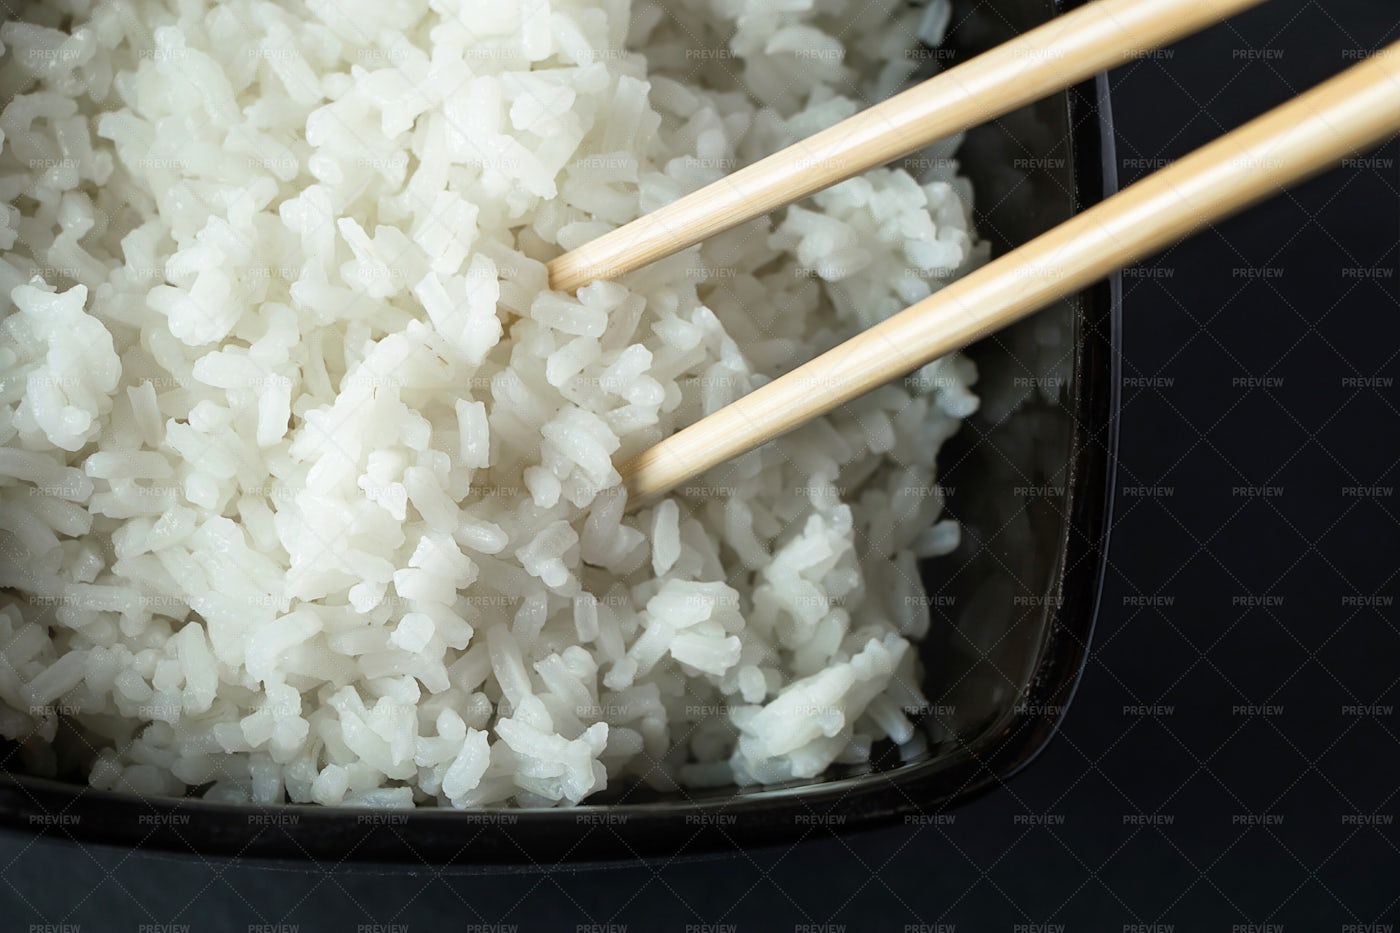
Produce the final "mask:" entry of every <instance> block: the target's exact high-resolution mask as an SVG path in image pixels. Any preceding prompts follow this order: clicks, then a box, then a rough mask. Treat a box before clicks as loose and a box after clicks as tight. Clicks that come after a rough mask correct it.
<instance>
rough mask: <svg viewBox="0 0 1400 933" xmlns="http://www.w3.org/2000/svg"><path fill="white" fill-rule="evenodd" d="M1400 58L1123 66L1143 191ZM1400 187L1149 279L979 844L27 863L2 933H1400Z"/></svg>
mask: <svg viewBox="0 0 1400 933" xmlns="http://www.w3.org/2000/svg"><path fill="white" fill-rule="evenodd" d="M1397 38H1400V4H1397V3H1396V0H1336V2H1330V3H1322V2H1298V0H1272V2H1270V3H1268V4H1265V6H1264V7H1263V8H1261V9H1258V10H1254V11H1252V12H1249V13H1246V14H1244V15H1241V16H1239V17H1237V18H1236V19H1235V20H1233V21H1232V22H1231V23H1229V24H1228V25H1224V26H1221V27H1218V28H1216V29H1214V30H1211V31H1210V32H1208V33H1206V34H1203V35H1201V36H1198V37H1196V38H1193V39H1190V40H1188V41H1186V42H1183V43H1181V44H1179V45H1178V46H1177V47H1175V48H1174V49H1173V50H1171V51H1170V52H1169V53H1168V54H1166V55H1163V56H1160V57H1156V58H1152V59H1148V60H1143V61H1138V62H1135V63H1133V64H1132V65H1130V66H1129V67H1125V68H1123V69H1120V70H1119V71H1117V72H1115V73H1113V75H1112V76H1111V77H1112V85H1113V107H1114V111H1115V118H1116V123H1117V145H1118V155H1119V168H1120V175H1121V178H1122V181H1123V182H1124V183H1125V184H1126V183H1128V182H1131V181H1132V180H1133V179H1135V178H1137V177H1140V176H1141V175H1143V174H1146V173H1147V172H1149V171H1151V170H1152V169H1154V168H1156V167H1158V166H1159V165H1160V164H1161V161H1162V160H1165V159H1171V158H1174V157H1177V156H1180V155H1182V154H1184V153H1186V152H1188V151H1189V150H1191V149H1193V148H1195V147H1197V146H1199V145H1201V144H1203V143H1205V142H1207V141H1208V140H1210V139H1211V138H1213V137H1215V136H1217V135H1219V134H1220V133H1222V132H1224V131H1226V130H1228V129H1230V128H1232V127H1234V126H1236V125H1238V124H1239V123H1241V122H1243V121H1244V120H1246V119H1248V118H1250V117H1252V116H1254V115H1257V114H1259V113H1261V112H1262V111H1264V110H1266V109H1267V108H1269V107H1272V106H1275V105H1277V104H1279V103H1282V102H1283V101H1284V100H1286V99H1287V98H1288V97H1290V96H1291V95H1292V94H1294V93H1296V92H1298V91H1300V90H1303V89H1305V88H1307V87H1309V86H1311V85H1313V84H1315V83H1316V82H1318V81H1319V80H1321V79H1323V78H1325V77H1326V76H1329V75H1331V74H1334V73H1335V72H1337V71H1339V70H1341V69H1342V68H1343V67H1345V66H1346V65H1347V64H1349V63H1351V62H1352V61H1354V59H1355V57H1356V56H1357V55H1358V54H1359V50H1369V49H1373V48H1375V47H1377V46H1379V45H1383V44H1385V43H1387V42H1392V41H1395V40H1396V39H1397ZM1398 160H1400V145H1397V144H1396V143H1394V142H1392V143H1391V144H1390V145H1389V146H1387V147H1385V148H1384V149H1383V150H1381V151H1380V152H1378V153H1376V154H1374V155H1373V156H1368V157H1367V159H1365V160H1362V161H1359V162H1353V163H1351V164H1349V165H1348V166H1347V167H1344V168H1342V169H1339V170H1337V171H1334V172H1331V173H1329V174H1327V175H1325V176H1323V177H1321V178H1319V179H1317V180H1314V181H1312V182H1310V183H1308V184H1306V185H1304V186H1302V187H1300V188H1298V189H1297V190H1295V191H1294V192H1292V193H1291V194H1289V195H1286V196H1284V197H1281V198H1278V199H1276V200H1274V201H1273V202H1271V203H1269V204H1267V205H1265V206H1263V207H1260V208H1258V209H1256V210H1254V211H1253V212H1252V213H1249V214H1247V215H1245V216H1242V217H1240V218H1237V219H1235V220H1232V221H1230V222H1228V223H1226V224H1223V225H1221V226H1220V227H1219V228H1217V229H1214V230H1211V231H1209V232H1206V233H1205V234H1203V235H1201V236H1200V237H1198V238H1196V239H1195V240H1193V241H1191V242H1188V243H1186V244H1183V245H1181V246H1179V247H1177V248H1175V249H1173V250H1171V251H1169V252H1168V253H1167V254H1166V255H1164V256H1162V257H1160V258H1158V259H1157V260H1155V261H1153V262H1151V263H1149V264H1146V265H1145V266H1143V267H1139V268H1138V269H1134V270H1129V273H1128V274H1127V275H1126V276H1125V279H1124V292H1125V313H1124V318H1125V332H1126V333H1125V339H1124V347H1123V372H1124V389H1123V422H1122V444H1121V451H1120V454H1121V456H1120V462H1119V473H1118V489H1117V493H1118V498H1117V506H1116V521H1115V526H1114V530H1113V541H1112V548H1111V552H1110V557H1109V568H1108V573H1107V580H1106V586H1105V591H1104V599H1103V608H1102V612H1101V614H1100V617H1099V627H1098V631H1097V634H1096V638H1095V642H1094V644H1093V645H1092V652H1091V656H1090V658H1089V662H1088V667H1087V669H1086V671H1085V675H1084V679H1083V683H1082V686H1081V689H1080V690H1079V693H1078V695H1077V697H1076V699H1075V701H1074V704H1073V707H1072V709H1071V710H1070V711H1069V714H1068V716H1067V719H1066V721H1065V724H1064V727H1063V729H1062V730H1061V732H1060V733H1059V735H1058V736H1057V737H1056V738H1055V739H1054V740H1053V741H1052V742H1051V744H1050V747H1049V748H1048V749H1047V751H1046V752H1045V753H1044V754H1043V755H1042V756H1041V758H1040V759H1039V760H1038V761H1037V762H1036V763H1034V764H1033V765H1032V766H1031V767H1030V768H1029V769H1028V770H1027V771H1025V772H1024V773H1023V774H1022V775H1020V776H1019V777H1017V778H1016V779H1015V780H1013V781H1012V782H1011V783H1010V784H1009V785H1008V786H1007V787H1005V788H1003V789H1001V790H999V791H997V792H995V793H993V794H992V795H990V796H987V797H984V798H982V799H980V800H978V801H977V802H975V803H972V804H970V805H968V806H966V807H964V808H963V809H961V810H959V811H957V813H956V818H955V820H954V821H953V822H951V823H949V824H944V825H931V826H926V827H921V828H918V827H916V828H907V827H904V828H898V829H891V830H886V831H880V832H873V833H868V834H865V835H859V836H854V837H842V838H838V837H835V836H829V837H826V836H824V834H825V830H824V829H821V828H814V830H813V834H812V838H811V839H809V840H808V841H806V842H804V843H802V844H800V845H796V846H792V847H786V848H780V849H773V850H769V851H755V852H750V853H747V854H736V855H730V856H728V857H725V858H721V859H717V860H710V861H694V860H686V861H677V862H673V863H671V864H652V865H635V864H634V865H630V866H623V867H618V868H614V869H607V870H591V871H583V872H565V871H557V872H552V873H547V874H546V873H534V874H526V875H512V876H502V875H496V876H479V875H478V876H462V875H440V874H438V873H436V872H435V871H432V870H427V869H425V870H423V871H422V872H418V873H412V874H403V873H400V874H397V875H392V876H371V875H367V874H363V873H361V874H354V875H347V874H343V873H337V872H335V871H334V866H331V865H326V866H323V867H321V868H318V869H312V870H309V871H305V872H301V873H287V872H273V871H269V870H265V869H261V868H256V867H251V866H246V865H237V864H233V863H227V862H200V861H199V860H197V859H194V858H185V859H182V860H178V861H177V860H163V859H159V858H155V857H151V856H147V855H135V854H127V853H122V852H116V851H108V850H103V849H92V848H89V849H80V848H77V847H70V846H65V845H62V844H59V843H53V842H49V841H38V842H35V841H31V840H29V839H27V838H21V837H5V838H0V926H3V928H4V929H5V930H12V929H13V930H26V929H29V930H33V931H38V930H43V929H52V930H58V929H61V927H58V926H51V927H47V928H46V927H44V926H43V925H45V924H53V925H57V924H79V925H81V929H82V930H84V931H105V930H140V929H141V927H142V925H143V924H145V925H148V926H147V927H146V928H145V933H155V931H156V930H158V929H168V930H175V929H178V928H179V927H178V925H180V924H189V930H190V931H191V933H205V931H216V930H232V931H239V933H247V931H250V930H251V929H256V928H257V927H256V924H270V925H272V926H269V927H267V929H269V930H273V929H277V926H276V925H278V924H288V925H297V926H299V927H300V929H301V930H303V931H309V930H319V929H336V930H347V931H354V933H387V931H390V930H395V931H396V933H409V931H418V930H424V931H427V930H434V931H435V930H473V929H475V930H478V931H482V930H485V929H488V928H489V926H488V925H491V924H501V923H504V924H517V925H518V929H519V930H525V931H528V930H534V929H558V930H565V931H583V930H587V929H589V925H593V924H596V925H600V926H598V927H596V929H600V930H601V929H604V928H605V926H603V925H607V924H617V925H626V927H627V928H628V929H630V930H632V931H640V930H651V929H677V930H685V929H687V927H689V929H690V931H691V933H699V931H700V929H701V927H700V925H701V924H722V925H732V927H731V928H730V929H731V933H733V931H744V930H784V931H786V930H796V931H797V933H804V931H816V930H819V929H823V928H824V927H823V925H826V924H832V925H837V926H832V927H828V928H826V929H829V930H832V931H835V930H837V929H838V928H839V926H840V925H844V928H845V930H850V931H854V930H865V929H875V930H893V931H901V933H935V931H936V933H951V931H952V928H954V927H956V930H958V931H980V930H1002V931H1009V933H1039V931H1047V933H1048V931H1055V930H1059V931H1064V933H1069V931H1079V930H1098V931H1120V930H1121V931H1123V933H1139V931H1141V933H1147V931H1153V933H1165V931H1168V930H1171V929H1174V930H1177V931H1188V930H1189V931H1195V930H1205V931H1208V930H1222V931H1226V933H1263V931H1269V933H1285V931H1289V933H1291V931H1295V930H1296V931H1313V930H1319V931H1340V933H1360V931H1369V930H1372V929H1384V927H1371V926H1369V925H1370V924H1387V923H1392V922H1394V921H1395V918H1400V831H1397V829H1396V826H1395V823H1394V820H1393V817H1394V815H1395V814H1396V813H1397V812H1398V811H1400V798H1397V788H1400V719H1398V718H1397V717H1396V716H1395V713H1394V709H1395V705H1396V704H1397V703H1400V691H1397V689H1396V685H1397V682H1400V624H1398V623H1400V614H1397V612H1396V610H1395V607H1394V606H1393V604H1392V600H1393V598H1394V596H1395V594H1396V591H1397V589H1400V586H1398V585H1397V580H1396V577H1397V568H1400V528H1398V527H1397V525H1400V500H1397V498H1396V497H1395V496H1394V495H1393V489H1394V487H1395V486H1397V485H1400V469H1397V466H1400V407H1398V406H1400V392H1397V391H1396V390H1395V387H1394V384H1393V380H1394V378H1395V377H1396V375H1397V370H1400V363H1397V354H1400V258H1397V251H1398V250H1400V245H1398V244H1400V161H1398ZM1261 490H1264V491H1265V492H1266V493H1267V494H1265V492H1261ZM818 837H822V838H818ZM165 924H173V925H175V926H169V927H167V926H157V925H165ZM250 924H251V925H254V926H251V927H250ZM35 925H38V926H35ZM397 925H407V926H406V927H404V926H397ZM580 925H582V926H580ZM939 925H943V926H942V928H940V926H939ZM719 929H723V927H720V928H719Z"/></svg>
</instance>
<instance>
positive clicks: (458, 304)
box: [0, 0, 981, 807]
mask: <svg viewBox="0 0 1400 933" xmlns="http://www.w3.org/2000/svg"><path fill="white" fill-rule="evenodd" d="M946 17H947V10H946V5H945V4H944V3H943V0H937V2H935V3H933V4H931V5H929V6H927V7H923V6H919V7H914V6H908V5H906V4H904V3H897V2H895V0H877V2H866V0H849V2H848V0H794V2H788V3H782V4H772V3H769V2H767V0H671V2H666V3H663V4H648V3H644V2H636V3H629V2H628V0H605V2H601V3H600V2H597V0H587V2H585V0H557V2H541V0H532V2H528V3H518V2H512V0H480V2H478V0H376V2H372V3H359V4H346V3H342V2H328V0H305V2H296V0H288V2H285V3H268V2H250V0H225V2H218V3H214V2H209V0H178V2H177V0H164V2H160V0H100V2H95V3H94V2H88V0H66V2H60V3H54V2H49V0H45V2H43V3H41V4H35V5H33V6H32V7H31V8H30V9H28V10H27V11H26V12H25V13H24V14H23V16H22V17H21V20H22V21H21V22H9V23H6V24H4V25H3V26H0V44H3V46H4V53H3V58H0V100H8V101H9V103H8V104H7V105H5V107H4V109H3V111H2V112H0V134H3V149H2V150H0V189H3V192H4V194H3V198H0V200H3V201H4V202H5V204H6V206H5V208H4V209H3V210H0V314H3V319H0V445H3V446H0V587H3V593H2V594H0V734H3V735H4V736H5V737H6V738H9V739H14V740H17V741H18V742H19V743H21V745H22V753H23V754H22V757H23V766H24V768H25V769H26V770H29V771H31V772H48V773H70V772H71V771H72V770H74V769H81V770H82V771H84V772H85V773H86V774H87V775H88V776H89V778H90V780H91V782H92V784H93V785H95V786H97V787H101V788H113V789H120V790H125V791H131V792H135V793H139V794H177V793H182V792H184V791H185V790H186V789H187V788H188V787H202V788H204V790H203V793H204V795H205V796H206V797H208V798H212V799H217V800H226V801H259V802H279V801H284V800H290V801H296V802H305V801H314V802H317V803H321V804H362V805H378V806H410V805H414V804H418V805H442V806H455V807H475V806H482V805H498V804H505V803H513V804H519V805H525V806H544V805H555V804H570V803H577V802H579V801H582V800H584V799H585V798H587V797H589V795H591V794H595V793H596V792H598V791H600V790H602V789H603V788H605V787H607V786H609V785H615V786H619V787H624V786H626V785H627V784H628V783H629V782H631V781H635V780H640V781H641V782H644V783H646V784H649V785H653V786H655V787H658V788H662V789H670V788H675V787H685V786H707V785H721V784H727V783H730V782H739V783H755V782H775V781H783V780H788V779H792V778H805V777H811V776H815V775H818V774H820V773H821V772H822V771H823V770H824V769H826V768H827V767H828V766H830V765H831V764H832V763H833V762H860V761H862V760H864V759H866V758H868V757H869V755H870V749H871V744H872V742H876V741H880V740H883V739H892V740H893V741H895V742H897V743H917V742H918V741H920V739H919V738H918V737H917V735H916V733H915V730H914V729H913V727H912V726H911V724H910V719H909V715H908V714H909V713H910V712H912V711H914V710H917V709H918V708H919V706H920V704H921V703H922V702H923V698H922V697H921V695H920V693H919V691H918V688H917V684H918V683H919V677H918V673H917V671H916V668H915V665H916V660H915V652H914V651H913V649H912V647H911V643H912V642H913V641H915V640H917V639H918V638H920V637H921V636H922V635H923V634H924V632H925V630H926V629H927V627H928V624H929V617H928V609H927V601H926V599H925V598H924V594H923V590H922V588H921V586H920V583H919V577H918V571H917V567H916V564H917V561H918V559H919V558H921V557H925V556H929V555H934V554H939V553H943V552H946V551H948V550H951V549H952V548H953V547H954V546H955V545H956V543H957V537H958V536H957V527H956V525H954V524H953V523H952V522H949V521H946V520H945V521H939V513H940V511H941V508H942V498H941V494H940V493H939V490H938V489H937V486H936V484H935V480H934V477H935V465H934V458H935V455H936V453H937V450H938V447H939V444H940V443H941V442H942V441H943V440H944V439H945V438H947V437H948V436H950V435H951V434H953V433H954V432H955V431H956V430H957V428H958V425H959V419H961V418H962V417H965V416H966V415H968V414H969V413H970V412H971V411H972V410H973V409H974V408H975V406H976V399H975V397H974V396H973V395H971V393H970V392H969V391H968V388H967V387H968V385H969V384H970V383H971V382H972V380H973V378H974V375H975V374H974V372H973V370H972V368H971V366H970V364H969V363H967V362H966V361H965V360H963V359H961V358H958V357H950V358H948V359H944V360H940V361H938V362H936V363H934V364H932V365H931V366H930V367H927V368H926V369H925V370H923V371H921V372H920V373H918V374H917V375H916V376H915V377H913V378H911V379H908V380H905V381H904V382H903V383H899V384H894V385H890V386H886V387H884V388H882V389H880V390H878V391H876V392H873V393H871V394H870V395H868V396H866V397H864V398H862V399H860V400H859V401H857V402H854V403H852V404H850V405H848V406H845V407H844V408H842V409H841V410H840V411H839V412H837V413H835V414H833V415H832V416H830V417H828V418H825V419H822V420H820V421H818V422H816V423H813V424H812V425H810V426H808V427H807V428H804V429H803V430H801V431H799V432H796V433H794V434H792V435H790V436H788V437H786V438H784V439H782V440H781V441H780V442H778V443H776V444H772V445H769V446H767V447H765V448H763V449H761V450H759V451H756V452H754V453H751V454H749V455H746V456H744V457H742V458H740V459H738V460H736V461H734V462H733V463H730V464H727V465H725V466H723V467H720V468H717V469H715V470H713V471H712V472H711V473H710V474H708V475H707V476H706V477H705V478H704V479H703V480H702V481H697V482H694V483H692V484H690V485H687V486H686V487H684V488H682V489H680V490H678V491H677V492H676V494H674V495H673V496H671V497H669V498H667V499H666V500H664V501H661V502H660V503H659V504H657V505H655V506H654V507H650V508H646V509H642V510H638V511H636V512H635V513H624V510H623V507H624V501H623V498H622V495H621V491H620V487H619V480H618V474H617V472H616V471H615V469H614V468H613V463H615V462H621V460H622V459H624V458H626V457H628V456H630V455H632V454H635V453H637V452H639V451H641V450H643V449H645V448H646V447H647V446H649V445H651V444H653V443H655V442H656V441H657V440H659V439H661V438H662V437H665V436H666V435H668V434H669V433H671V432H673V431H675V430H677V429H678V428H680V427H682V426H684V425H686V424H688V423H691V422H693V421H694V420H696V419H698V418H699V417H701V416H702V415H704V414H706V413H708V412H711V411H714V410H715V409H717V408H719V407H720V406H722V405H724V404H726V403H728V402H730V401H732V400H734V399H735V398H737V397H739V396H740V395H742V394H743V393H745V392H747V391H749V390H751V389H753V388H755V387H756V386H758V385H761V384H762V383H763V382H764V381H766V380H767V379H769V378H772V377H773V376H774V375H775V374H777V373H780V372H782V371H784V370H785V369H788V368H791V367H792V366H794V365H796V364H798V363H800V362H802V361H804V360H806V359H808V358H810V357H811V356H812V355H814V354H815V353H817V352H820V351H821V350H823V349H825V348H826V347H828V346H830V345H832V344H834V343H835V342H837V341H838V340H840V339H842V338H843V337H845V336H849V335H850V334H852V333H854V332H855V331H857V330H859V329H860V328H862V327H865V326H868V325H869V324H871V323H873V322H874V321H877V320H879V319H881V318H882V317H884V316H886V315H888V314H890V313H892V312H894V311H896V310H898V309H900V308H902V307H904V306H905V305H907V304H908V303H910V302H912V301H915V300H917V299H919V298H921V297H923V296H924V295H927V294H928V293H929V292H930V291H932V290H933V289H936V288H938V287H940V285H942V284H943V283H945V282H946V281H948V280H949V279H951V278H953V277H954V276H956V275H957V274H959V273H960V272H961V271H963V270H965V269H966V268H967V267H968V266H969V265H971V264H973V263H975V262H977V261H979V258H980V256H981V250H980V249H979V248H978V247H976V246H975V244H974V240H973V238H972V236H971V235H970V234H969V231H968V219H967V212H966V208H965V204H966V202H967V200H968V191H967V189H966V185H965V183H964V182H963V181H961V180H960V179H958V178H956V177H954V175H953V171H954V165H953V163H951V162H950V161H949V160H947V159H930V160H927V162H928V165H929V166H930V168H929V170H928V172H926V173H924V175H923V177H922V178H920V179H917V180H916V178H915V177H913V176H912V175H911V174H910V173H909V172H908V171H907V170H906V169H904V168H892V169H884V170H879V171H874V172H870V173H868V174H867V175H865V176H863V177H860V178H857V179H854V180H852V181H850V182H847V183H845V184H843V185H841V186H839V187H837V188H835V189H832V190H830V191H828V192H825V193H823V194H821V195H819V196H818V197H816V198H813V199H811V200H809V201H807V202H804V203H803V204H802V205H800V206H795V207H793V208H791V209H789V210H787V211H784V212H780V213H779V214H777V215H775V216H774V217H772V218H765V219H762V220H757V221H754V222H752V223H749V224H746V225H744V226H743V227H741V228H738V229H736V230H734V231H731V232H729V233H727V234H725V235H722V236H719V237H716V238H714V239H713V240H711V241H709V242H707V243H706V244H704V245H703V246H702V247H700V248H698V249H692V250H689V251H687V252H686V253H684V254H682V255H679V256H676V257H673V258H671V259H669V260H667V261H665V262H662V263H659V264H657V265H655V266H653V267H650V268H648V269H645V270H641V271H639V272H636V273H633V274H631V275H629V276H627V277H626V278H625V279H624V281H621V282H597V283H594V284H592V285H589V286H587V287H585V288H583V289H581V290H580V291H579V292H578V293H577V295H576V296H575V295H568V294H563V293H557V292H551V291H549V290H548V288H547V287H546V275H545V267H544V265H543V262H544V261H546V260H548V259H549V258H552V257H553V256H555V255H558V254H559V253H560V252H561V251H563V250H566V249H569V248H572V247H576V246H579V245H581V244H583V243H584V242H586V241H588V240H589V239H591V238H593V237H595V236H597V235H599V234H601V233H603V232H605V231H607V230H609V229H611V228H613V227H615V226H617V225H619V224H622V223H624V222H626V221H627V220H629V219H631V218H634V217H637V216H638V215H640V214H642V213H644V212H646V211H649V210H652V209H654V208H656V207H658V206H660V205H662V204H665V203H667V202H669V201H671V200H673V199H675V198H676V197H678V196H679V195H681V194H683V193H685V192H687V191H690V190H694V189H695V188H697V187H699V186H700V185H703V184H705V183H707V182H709V181H712V180H714V179H716V178H719V177H721V176H722V175H724V174H726V173H728V172H730V171H732V170H733V169H734V168H735V167H737V166H739V165H742V164H745V163H747V162H750V161H752V160H754V159H756V158H758V157H760V156H762V155H765V154H767V153H769V152H772V151H774V150H776V149H778V148H780V147H782V146H783V145H786V144H788V143H790V142H792V141H794V140H796V139H799V138H801V137H804V136H806V135H809V134H810V133H812V132H814V131H816V130H817V129H820V128H822V127H824V126H827V125H829V124H831V123H833V122H835V121H837V120H839V119H841V118H843V117H846V116H848V115H850V114H851V113H853V112H854V111H856V110H857V109H859V108H861V107H863V106H865V105H867V103H869V102H870V101H872V100H874V99H876V98H878V97H879V96H882V95H884V94H887V93H889V92H890V91H892V90H893V89H895V88H896V87H897V86H898V85H899V84H900V83H901V82H902V81H903V80H905V78H906V77H907V76H908V74H909V73H910V72H911V71H912V70H913V67H914V65H915V64H916V62H917V58H916V57H914V56H910V55H907V54H905V53H906V50H907V49H909V48H911V47H913V46H914V45H915V44H916V43H917V42H918V37H922V38H923V39H924V40H927V41H929V42H935V41H936V40H937V38H938V34H939V33H940V32H941V30H942V28H943V26H944V24H945V23H946ZM910 747H911V748H912V747H914V745H913V744H911V746H910ZM17 766H18V765H16V767H17Z"/></svg>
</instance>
